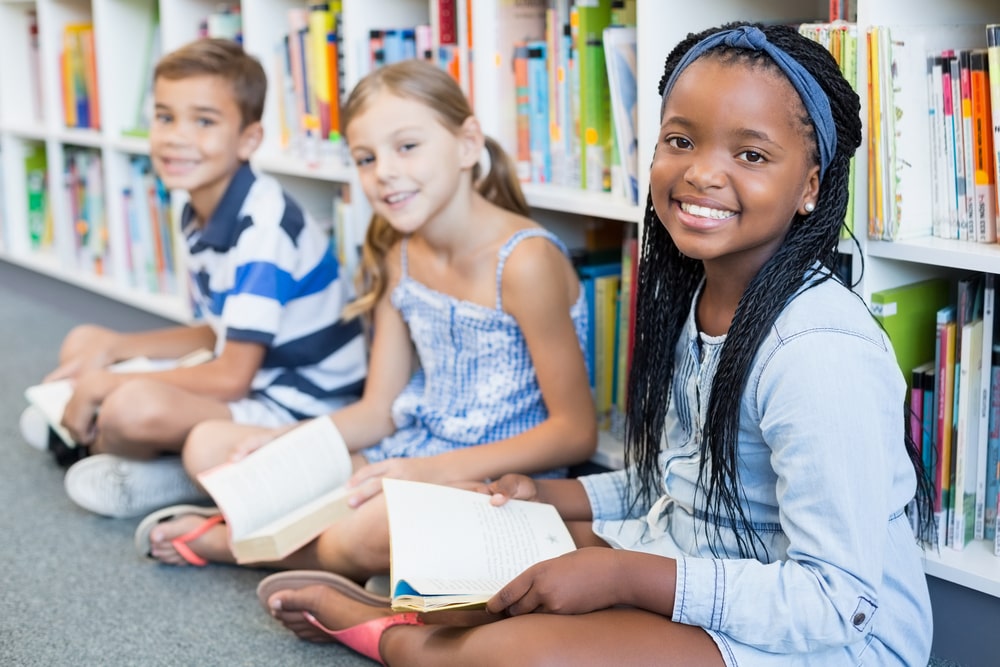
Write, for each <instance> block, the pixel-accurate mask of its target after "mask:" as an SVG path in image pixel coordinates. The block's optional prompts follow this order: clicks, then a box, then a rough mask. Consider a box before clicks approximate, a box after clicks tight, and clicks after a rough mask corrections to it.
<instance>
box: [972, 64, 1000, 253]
mask: <svg viewBox="0 0 1000 667" xmlns="http://www.w3.org/2000/svg"><path fill="white" fill-rule="evenodd" d="M988 57H989V56H988V54H987V52H986V50H985V49H975V50H973V51H972V52H971V54H970V56H969V60H970V67H969V78H970V87H971V89H972V91H971V93H972V136H973V147H972V150H973V155H972V162H973V167H974V169H975V191H974V192H973V197H974V202H973V214H974V224H975V225H976V226H977V227H978V229H979V234H978V236H977V238H978V240H980V241H982V242H984V243H995V242H996V240H997V209H996V188H997V183H996V178H995V176H994V174H995V171H994V170H995V169H996V166H995V165H994V164H993V162H994V160H995V158H996V153H995V152H994V146H993V131H992V130H991V124H992V122H993V115H992V114H993V110H992V108H991V105H992V104H994V103H996V104H1000V100H991V99H990V81H989V65H988Z"/></svg>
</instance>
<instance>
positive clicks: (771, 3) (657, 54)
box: [0, 0, 1000, 597]
mask: <svg viewBox="0 0 1000 667" xmlns="http://www.w3.org/2000/svg"><path fill="white" fill-rule="evenodd" d="M513 3H514V0H476V1H475V2H474V3H471V2H462V1H460V2H457V3H456V5H457V7H456V9H457V18H456V26H457V29H458V31H459V33H461V34H467V33H466V28H467V26H469V25H471V30H470V31H469V32H471V36H472V44H473V54H474V55H475V57H470V56H469V52H468V50H465V51H464V52H463V55H461V56H460V62H461V63H462V64H463V65H464V66H465V67H466V70H465V75H466V77H468V74H469V73H470V72H471V75H472V80H473V82H474V88H473V93H474V102H475V108H476V111H477V115H478V116H479V117H480V119H481V121H482V122H483V125H484V129H485V130H486V132H487V133H489V134H495V133H496V132H497V129H498V128H499V126H500V124H501V120H500V114H499V110H498V106H499V105H498V96H499V94H500V93H499V92H497V91H498V87H497V85H495V84H496V83H497V82H496V77H497V74H496V70H495V68H494V67H492V66H491V63H493V62H494V61H495V55H496V54H495V53H494V52H492V51H491V49H497V48H499V45H497V44H496V41H497V35H498V34H499V32H498V31H497V30H496V26H495V25H494V23H493V22H491V21H490V20H488V19H489V17H490V16H494V15H495V14H496V13H497V12H499V11H500V10H501V9H502V8H504V7H506V6H509V5H512V4H513ZM238 4H239V8H240V12H241V15H242V29H243V43H244V45H245V47H246V48H247V50H248V51H249V52H251V53H253V54H254V55H256V56H258V57H259V58H260V59H261V61H262V62H263V64H264V66H265V69H266V70H267V71H268V72H269V74H270V73H271V72H272V71H273V67H274V61H275V58H276V56H275V47H276V44H277V43H278V41H279V39H280V37H281V35H283V34H284V33H285V32H287V29H288V28H287V25H288V24H287V13H288V10H289V9H292V8H301V7H304V6H306V5H307V4H308V3H306V2H304V1H303V0H242V2H240V3H238ZM852 4H854V3H852ZM218 5H219V2H217V1H216V0H0V57H2V59H0V62H2V63H4V64H3V65H0V189H2V192H3V196H2V197H0V202H2V210H0V220H2V225H3V236H2V237H0V239H2V240H0V259H2V260H5V261H9V262H11V263H15V264H18V265H20V266H23V267H26V268H28V269H32V270H35V271H37V272H39V273H43V274H46V275H49V276H53V277H56V278H59V279H61V280H65V281H67V282H71V283H74V284H77V285H80V286H82V287H84V288H86V289H90V290H93V291H95V292H99V293H101V294H104V295H106V296H109V297H111V298H114V299H117V300H120V301H123V302H126V303H129V304H132V305H136V306H138V307H140V308H144V309H146V310H149V311H152V312H154V313H157V314H159V315H163V316H166V317H169V318H171V319H174V320H177V321H186V320H188V319H189V317H190V312H189V309H188V306H187V303H186V300H185V297H184V296H183V295H182V294H180V293H179V292H175V293H168V294H151V293H149V292H148V291H145V290H141V289H138V288H136V287H134V286H132V285H131V284H129V281H128V280H127V279H126V278H125V276H127V275H128V268H127V264H128V258H127V256H126V253H125V252H123V250H122V248H123V247H124V246H125V234H126V229H127V225H126V220H125V214H124V212H123V210H122V206H119V205H117V203H116V202H117V201H118V193H120V191H121V190H122V188H123V187H124V186H125V184H126V180H127V178H128V165H129V162H130V159H131V158H132V157H133V156H141V155H144V154H146V153H147V152H148V144H147V142H146V141H145V140H144V139H142V138H141V137H136V136H132V135H130V134H127V133H126V131H127V130H128V129H130V128H131V127H132V126H133V125H134V124H135V123H136V118H137V113H138V109H139V106H140V99H141V98H140V92H141V90H142V89H143V85H144V83H143V81H144V77H145V76H146V75H147V72H148V62H147V61H148V56H147V44H149V43H150V41H151V40H152V41H157V42H158V43H159V44H160V45H161V48H162V50H170V49H173V48H175V47H177V46H179V45H181V44H183V43H185V42H187V41H189V40H191V39H194V38H195V37H196V36H197V34H198V25H199V22H200V21H202V20H203V19H204V18H205V17H206V16H207V15H209V14H211V13H212V12H213V11H215V10H216V9H217V6H218ZM678 6H679V4H678V3H676V2H665V1H662V0H636V19H637V20H636V24H637V56H638V59H637V79H638V119H637V127H638V131H637V134H638V137H639V142H638V164H639V165H640V169H639V192H640V201H642V202H644V194H642V193H645V192H646V190H647V188H648V179H647V175H646V173H645V171H644V169H643V168H642V166H643V165H648V164H649V163H650V161H651V159H652V153H653V148H654V144H655V137H656V131H657V127H658V126H659V118H658V110H659V100H658V99H657V97H656V93H655V91H656V85H657V81H658V80H659V77H660V75H661V73H662V65H663V61H664V58H665V56H666V54H667V53H668V51H669V49H670V48H671V46H672V45H673V44H675V43H676V42H677V41H679V40H680V39H681V38H683V37H684V36H686V35H687V33H689V32H692V31H696V30H700V29H702V28H705V27H708V26H711V25H715V24H719V23H723V22H726V21H731V20H737V19H747V20H760V21H764V22H790V23H791V22H801V21H821V20H826V18H827V16H828V11H829V0H766V1H763V2H750V1H748V0H706V1H705V2H700V3H695V4H690V3H689V4H687V5H684V11H677V8H678ZM470 7H471V8H473V9H472V11H473V12H474V15H473V16H472V17H471V20H470V17H469V15H468V13H467V12H468V10H469V8H470ZM29 12H33V14H34V16H35V19H36V22H37V48H33V46H32V44H33V41H32V40H33V38H32V33H31V31H30V29H29V19H28V15H29V14H28V13H29ZM157 17H158V20H157ZM477 17H479V20H476V19H477ZM484 17H485V18H484ZM438 20H439V16H438V4H437V0H344V1H343V7H342V33H341V51H342V57H343V77H344V80H343V83H344V88H345V89H348V90H349V89H350V87H351V86H352V85H353V84H354V83H355V82H356V81H357V80H358V79H359V78H360V77H361V76H362V75H363V74H364V73H365V72H366V71H367V68H368V54H367V39H368V35H369V31H370V30H372V29H375V28H384V27H388V26H412V25H417V24H425V23H430V24H432V25H433V24H434V23H435V22H436V21H438ZM998 21H1000V11H998V9H997V5H996V1H995V0H961V1H959V2H940V0H858V2H857V22H858V34H859V36H861V35H864V34H865V30H866V29H867V28H868V27H869V26H873V25H890V26H897V25H907V26H947V25H954V24H960V25H963V26H965V27H967V28H969V27H975V26H981V25H983V24H985V23H989V22H998ZM86 22H90V23H92V24H93V30H94V34H95V60H96V69H97V88H98V91H99V93H98V96H99V100H100V107H101V124H100V127H99V128H97V129H80V128H75V127H67V126H66V124H65V122H64V121H63V109H62V102H61V92H62V91H61V90H60V84H59V80H60V79H59V76H58V73H59V67H60V58H59V52H60V49H61V47H62V43H63V42H62V37H63V35H62V33H63V28H64V27H65V26H66V25H68V24H75V23H86ZM153 38H155V40H153ZM32 54H34V55H32ZM865 59H866V53H865V46H864V40H863V39H860V40H859V53H858V62H859V63H862V64H863V63H864V62H865V61H866V60H865ZM858 76H859V81H858V87H859V90H862V91H864V90H866V87H867V84H868V81H867V73H866V71H865V68H864V67H863V66H862V67H860V68H859V75H858ZM274 90H275V89H274V86H273V85H272V88H271V92H270V93H269V95H268V100H267V104H266V108H265V116H264V128H265V141H264V144H263V145H262V147H261V149H260V150H259V151H258V153H257V155H256V156H255V158H254V166H255V167H256V168H257V169H259V170H261V171H263V172H266V173H269V174H272V175H274V176H276V177H278V178H279V179H280V180H281V181H282V182H283V184H285V185H286V187H288V188H289V190H290V191H291V192H292V193H293V194H294V195H295V196H296V197H299V198H300V199H301V200H302V201H303V203H304V204H305V206H306V208H308V209H309V210H310V211H311V212H312V213H313V214H314V215H316V216H317V217H319V218H320V219H330V218H331V216H332V215H333V213H332V212H331V201H332V200H333V199H334V197H336V196H338V194H341V193H343V192H345V191H346V192H347V193H348V194H352V195H353V196H351V197H350V200H351V203H350V204H349V206H348V207H347V209H348V214H347V215H348V223H349V224H350V225H352V226H353V227H354V228H356V229H357V230H360V229H363V226H364V222H365V220H366V219H367V210H365V207H364V204H363V197H361V196H360V192H359V190H358V189H357V187H356V184H355V176H354V173H353V169H352V167H351V166H350V164H349V163H348V162H347V161H346V160H345V159H344V157H343V153H342V152H340V151H337V150H332V151H325V152H324V153H323V154H322V155H321V156H320V159H319V160H317V163H316V164H306V161H305V160H303V159H302V158H301V157H299V156H296V155H289V154H288V153H287V152H284V151H283V150H282V148H281V146H280V141H279V138H280V121H279V110H278V103H277V95H275V94H274ZM862 117H863V118H866V117H867V99H866V96H865V95H862ZM864 140H865V142H867V136H866V137H865V139H864ZM864 145H865V144H863V146H862V149H861V150H860V151H859V153H858V159H857V165H856V177H857V182H859V183H864V182H865V181H866V178H867V173H868V165H867V163H866V156H865V154H864V153H865V149H864ZM39 147H40V148H41V150H42V153H44V155H45V157H46V158H47V166H46V170H47V171H46V173H47V176H48V180H49V182H50V183H51V184H58V183H60V182H61V180H62V177H63V176H62V167H61V166H62V164H63V162H64V158H65V155H66V152H67V150H68V149H70V148H77V147H83V148H88V149H91V150H93V151H95V152H96V153H97V154H99V155H100V156H101V158H102V160H103V165H104V179H103V181H104V182H103V196H104V200H105V203H106V204H107V207H106V210H107V231H106V234H107V240H108V247H109V256H108V257H107V261H106V266H105V269H106V270H105V275H92V274H87V273H83V272H81V270H80V269H79V268H78V267H77V262H76V261H75V258H74V240H73V237H72V235H71V234H70V233H68V232H66V231H61V227H64V226H65V220H66V219H67V218H68V217H69V211H68V210H67V206H66V204H65V202H64V201H63V200H62V199H61V198H59V197H52V202H51V215H52V219H53V221H54V224H55V226H56V230H57V231H56V234H55V237H54V238H53V239H52V243H51V245H50V247H48V248H45V249H41V250H40V249H36V248H34V247H33V246H32V244H31V242H30V238H29V234H28V233H27V218H28V202H27V198H26V197H25V196H24V193H25V192H26V188H27V186H28V174H27V173H26V169H25V156H26V154H28V153H29V152H30V151H32V150H33V149H38V148H39ZM525 191H526V194H527V197H528V201H529V203H530V204H531V205H532V207H533V208H534V209H535V211H536V217H537V218H538V219H539V220H541V221H542V222H545V223H546V224H549V223H550V222H551V224H552V225H553V228H554V229H556V230H557V232H558V233H559V234H560V235H562V236H564V237H565V238H566V240H567V243H568V245H570V246H571V247H572V246H573V245H575V242H576V241H577V240H578V239H579V238H580V237H581V236H582V235H583V233H584V232H583V230H584V228H585V227H586V225H587V224H589V223H590V222H591V221H593V220H595V219H599V220H605V221H611V222H613V223H615V224H619V225H621V226H623V227H624V226H628V225H640V223H641V217H642V205H639V206H636V205H632V204H628V203H625V202H624V200H622V199H621V198H619V197H617V196H614V195H611V194H607V193H593V192H583V191H580V190H578V189H575V188H569V187H563V186H554V185H539V184H529V185H526V187H525ZM854 214H855V220H856V221H858V222H857V224H856V228H857V230H858V234H859V238H860V245H861V248H860V251H859V252H860V255H861V257H860V258H856V259H863V260H864V264H865V276H864V280H863V282H862V283H861V284H860V285H859V288H858V291H859V293H861V295H862V296H863V297H865V298H866V299H867V298H868V297H869V296H870V295H871V293H872V292H873V291H877V290H880V289H885V288H888V287H893V286H896V285H900V284H904V283H906V282H910V281H913V280H916V279H920V278H924V277H931V276H935V275H950V274H953V273H954V272H957V271H963V270H976V271H989V272H993V273H1000V246H998V245H990V246H984V245H976V244H970V243H964V242H957V241H946V240H942V239H936V238H921V239H915V240H908V241H905V242H892V243H890V242H870V241H867V240H866V239H865V235H864V232H865V230H864V221H865V220H866V219H867V209H866V201H865V198H864V197H863V196H859V197H856V198H855V210H854ZM843 247H844V248H845V249H847V250H848V251H851V246H850V244H846V243H845V244H844V246H843ZM857 264H858V262H855V265H856V266H857ZM596 460H597V461H599V462H601V463H604V464H605V465H610V466H615V465H620V462H621V443H620V442H617V441H615V440H614V438H612V437H609V436H607V434H603V435H602V437H601V442H600V452H599V454H598V456H597V457H596ZM972 546H975V547H976V548H975V549H967V550H966V551H963V552H953V553H952V552H948V553H942V554H940V555H936V554H930V553H929V554H928V555H927V557H926V561H925V562H926V567H927V572H928V573H929V574H931V575H933V576H935V577H939V578H941V579H943V580H946V581H950V582H953V583H956V584H959V585H961V586H966V587H969V588H973V589H975V590H977V591H982V592H984V593H987V594H989V595H992V596H998V597H1000V559H998V560H996V561H993V560H991V558H986V557H985V548H983V549H979V546H981V545H978V544H977V545H972ZM980 551H983V553H980Z"/></svg>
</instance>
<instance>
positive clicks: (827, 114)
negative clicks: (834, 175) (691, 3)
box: [660, 26, 837, 180]
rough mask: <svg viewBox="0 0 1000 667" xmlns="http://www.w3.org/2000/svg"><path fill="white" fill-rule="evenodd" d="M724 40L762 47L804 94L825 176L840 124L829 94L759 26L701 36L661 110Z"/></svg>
mask: <svg viewBox="0 0 1000 667" xmlns="http://www.w3.org/2000/svg"><path fill="white" fill-rule="evenodd" d="M720 44H725V45H726V46H732V47H735V48H739V49H749V50H751V51H763V52H764V53H766V54H767V55H769V56H770V57H771V59H772V60H773V61H774V62H775V64H777V65H778V67H779V68H781V71H782V72H784V73H785V76H786V77H788V80H789V81H790V82H791V84H792V86H793V87H794V88H795V91H796V92H797V93H798V94H799V97H801V98H802V103H803V104H804V105H805V107H806V113H808V114H809V118H810V120H812V124H813V127H815V128H816V143H817V144H819V178H820V180H823V175H824V174H825V173H826V168H827V167H828V166H830V161H831V160H833V154H834V152H835V150H836V146H837V127H836V125H834V123H833V112H832V111H831V110H830V98H828V97H827V96H826V93H825V92H823V89H822V88H820V85H819V83H817V81H816V79H815V77H813V75H812V74H810V73H809V72H808V70H806V68H804V67H803V66H802V65H800V64H799V62H798V61H797V60H795V59H794V58H792V57H791V56H790V55H788V54H787V53H785V52H784V51H782V50H781V49H779V48H778V47H777V46H775V45H774V44H772V43H771V42H769V41H767V36H766V35H764V33H763V32H761V31H760V29H758V28H755V27H753V26H740V27H739V28H735V29H733V30H724V31H722V32H717V33H715V34H714V35H711V36H709V37H706V38H705V39H703V40H701V41H700V42H698V43H697V44H695V45H694V46H693V47H691V50H689V51H688V52H687V53H685V54H684V57H683V58H681V61H680V62H679V63H678V64H677V67H676V68H675V69H674V71H673V74H671V75H670V79H669V80H668V81H667V85H666V86H665V87H664V89H663V101H662V103H661V107H660V110H661V112H662V110H663V107H664V106H666V103H667V95H669V94H670V90H671V89H672V88H673V87H674V83H676V82H677V77H678V76H679V75H680V73H681V72H683V71H684V70H685V69H686V68H687V66H688V65H690V64H691V63H693V62H694V61H695V60H697V59H698V58H700V57H701V56H703V55H704V54H705V52H706V51H709V50H710V49H712V48H714V47H716V46H719V45H720Z"/></svg>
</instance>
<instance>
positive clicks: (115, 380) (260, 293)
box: [50, 39, 365, 517]
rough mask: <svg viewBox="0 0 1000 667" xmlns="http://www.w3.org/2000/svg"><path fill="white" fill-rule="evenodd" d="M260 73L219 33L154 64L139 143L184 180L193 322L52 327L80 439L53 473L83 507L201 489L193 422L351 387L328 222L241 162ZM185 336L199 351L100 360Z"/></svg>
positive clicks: (146, 501) (356, 369)
mask: <svg viewBox="0 0 1000 667" xmlns="http://www.w3.org/2000/svg"><path fill="white" fill-rule="evenodd" d="M266 88H267V81H266V75H265V73H264V70H263V69H262V68H261V65H260V63H259V62H258V61H257V60H256V59H255V58H253V57H251V56H250V55H248V54H246V53H245V52H244V51H243V49H242V47H240V46H239V45H238V44H236V43H234V42H231V41H229V40H222V39H203V40H198V41H195V42H192V43H190V44H188V45H186V46H184V47H182V48H180V49H178V50H177V51H174V52H172V53H169V54H167V55H166V56H165V57H164V58H163V59H162V60H161V61H160V62H159V63H158V65H157V67H156V70H155V72H154V101H155V119H154V122H153V126H152V128H151V130H150V157H151V159H152V163H153V167H154V169H155V171H156V173H157V174H158V176H159V177H160V179H161V180H162V181H163V183H164V185H165V186H166V187H167V188H168V189H170V190H173V191H184V192H186V193H187V195H188V203H187V204H186V206H185V208H184V212H183V214H182V228H183V232H184V236H185V239H186V243H187V250H188V257H187V269H188V273H189V276H190V289H191V296H192V300H193V301H194V305H195V307H196V310H197V312H199V313H200V315H201V318H202V320H203V322H204V323H201V324H197V325H194V326H189V327H176V328H172V329H167V330H161V331H152V332H144V333H140V334H120V333H117V332H112V331H110V330H108V329H104V328H101V327H95V326H92V325H88V326H86V327H81V328H79V329H78V330H74V331H73V332H71V333H70V335H69V336H68V337H67V340H66V341H65V342H64V344H63V351H62V355H61V359H60V363H61V365H60V367H59V368H58V369H57V370H56V371H55V372H54V373H53V374H52V375H62V376H72V377H74V378H75V392H74V395H73V398H72V399H71V400H70V403H69V404H68V405H67V408H66V412H65V416H64V419H63V423H64V425H65V426H66V427H67V429H68V430H69V431H70V433H71V434H72V435H73V437H74V438H75V439H76V440H77V441H78V442H79V443H81V444H84V445H87V446H89V449H90V452H91V454H92V455H91V456H89V457H87V458H84V459H82V460H80V461H78V462H77V463H75V464H73V466H71V467H70V469H69V470H68V471H67V474H66V481H65V486H66V491H67V493H68V494H69V496H70V498H71V499H72V500H73V501H74V502H76V503H77V504H78V505H80V506H82V507H84V508H86V509H88V510H90V511H92V512H95V513H98V514H103V515H106V516H115V517H128V516H138V515H142V514H145V513H148V512H150V511H152V510H154V509H156V508H159V507H163V506H165V505H170V504H173V503H177V502H181V501H184V500H187V499H189V498H190V497H192V496H195V495H200V494H199V493H198V491H197V490H196V489H195V487H194V486H193V485H192V483H191V481H190V480H189V479H188V478H187V476H186V474H185V473H184V470H183V468H182V466H181V464H180V460H179V457H177V456H176V455H177V454H179V453H180V452H181V449H182V447H183V444H184V441H185V438H186V437H187V435H188V433H189V432H190V430H191V429H192V428H193V427H194V426H195V425H196V424H198V423H199V422H201V421H204V420H206V419H231V420H233V421H234V422H237V423H242V424H251V425H257V426H268V427H277V426H282V425H285V424H290V423H293V422H295V421H298V420H301V419H305V418H309V417H313V416H316V415H320V414H326V413H329V412H330V411H331V410H333V409H335V408H337V407H340V406H342V405H344V404H346V403H347V402H350V401H352V400H353V399H355V398H356V397H357V396H358V395H360V393H361V388H362V385H363V382H364V378H365V348H364V340H363V337H362V335H361V327H360V324H359V322H358V321H357V320H343V319H342V318H341V316H340V313H341V310H342V308H343V306H344V305H345V303H346V302H347V300H348V298H349V294H348V290H349V287H348V283H349V280H347V279H346V277H345V276H343V275H341V271H340V268H339V266H338V263H337V260H336V257H335V255H334V254H333V252H332V251H331V244H330V239H329V236H328V235H327V234H326V233H325V232H324V231H323V230H322V229H321V228H320V227H319V226H318V225H317V224H315V222H314V221H313V220H312V219H311V218H310V217H309V215H308V214H306V213H305V212H304V211H303V210H302V209H301V208H300V207H299V206H298V204H296V203H295V202H294V201H293V200H292V199H291V198H290V197H289V196H288V195H287V194H286V193H285V192H284V191H283V190H282V188H281V186H280V184H279V183H278V182H277V181H276V180H274V179H273V178H270V177H268V176H263V175H258V174H255V173H254V172H253V171H252V170H251V168H250V166H249V164H248V160H249V159H250V156H251V155H252V154H253V152H254V150H256V149H257V147H258V146H259V145H260V142H261V139H262V136H263V130H262V127H261V123H260V120H261V115H262V112H263V106H264V97H265V93H266ZM81 341H86V344H85V345H84V344H81ZM199 347H207V348H210V349H212V350H213V352H214V357H213V359H212V360H211V361H209V362H207V363H205V364H202V365H199V366H193V367H189V368H177V369H173V370H168V371H161V372H157V373H138V374H128V375H123V374H116V373H112V372H109V371H108V370H107V366H108V365H109V364H110V363H113V362H115V361H118V360H121V359H126V358H129V357H134V356H139V355H143V356H147V357H178V356H180V355H182V354H184V353H187V352H189V351H191V350H194V349H197V348H199ZM52 375H50V377H52Z"/></svg>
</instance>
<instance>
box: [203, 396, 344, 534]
mask: <svg viewBox="0 0 1000 667" xmlns="http://www.w3.org/2000/svg"><path fill="white" fill-rule="evenodd" d="M350 476H351V455H350V452H348V450H347V445H346V444H345V443H344V439H343V438H342V437H341V435H340V431H338V430H337V427H336V426H335V425H334V423H333V422H332V421H330V418H329V417H326V416H323V417H317V418H315V419H312V420H310V421H307V422H303V423H302V424H301V425H299V426H297V427H295V428H294V429H292V430H291V431H288V432H287V433H285V434H283V435H281V436H280V437H278V438H275V439H274V440H273V441H271V442H269V443H268V444H266V445H264V446H263V447H261V448H260V449H258V450H257V451H255V452H253V453H252V454H250V455H249V456H247V457H246V458H245V459H243V460H241V461H238V462H236V463H227V464H224V465H221V466H218V467H216V468H213V469H211V470H208V471H206V472H203V473H202V474H200V475H198V480H199V481H200V482H201V484H202V486H204V487H205V490H207V491H208V493H209V494H210V495H211V496H212V498H213V499H214V500H215V503H216V504H217V505H218V506H219V509H220V510H221V511H222V513H223V515H225V517H226V523H227V524H228V525H229V530H230V534H231V535H232V539H233V540H234V541H235V540H240V539H243V538H244V537H245V536H247V535H249V534H250V533H253V532H254V531H257V530H260V529H261V528H262V527H264V526H265V525H267V524H269V523H271V522H272V521H275V520H277V519H280V518H281V517H283V516H284V515H286V514H288V513H290V512H292V511H294V510H296V509H297V508H299V507H301V506H303V505H305V504H306V503H308V502H310V501H312V500H315V499H316V498H317V497H319V496H321V495H323V494H325V493H328V492H329V491H332V490H333V489H336V488H337V487H339V486H342V485H343V484H344V483H345V482H347V480H348V478H350Z"/></svg>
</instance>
